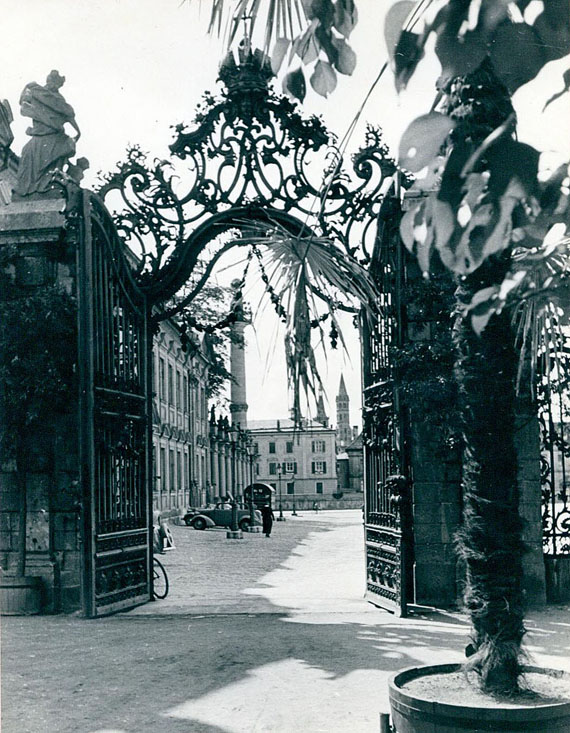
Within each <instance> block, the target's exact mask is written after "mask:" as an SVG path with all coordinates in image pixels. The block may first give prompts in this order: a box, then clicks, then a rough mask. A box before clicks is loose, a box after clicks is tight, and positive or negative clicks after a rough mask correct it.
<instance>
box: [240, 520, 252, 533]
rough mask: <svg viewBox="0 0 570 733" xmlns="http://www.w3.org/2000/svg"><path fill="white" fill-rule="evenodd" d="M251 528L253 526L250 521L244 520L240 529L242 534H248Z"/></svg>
mask: <svg viewBox="0 0 570 733" xmlns="http://www.w3.org/2000/svg"><path fill="white" fill-rule="evenodd" d="M250 526H251V522H250V521H249V519H242V520H241V522H240V523H239V528H240V529H241V531H242V532H247V530H248V529H249V528H250Z"/></svg>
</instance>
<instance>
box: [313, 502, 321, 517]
mask: <svg viewBox="0 0 570 733" xmlns="http://www.w3.org/2000/svg"><path fill="white" fill-rule="evenodd" d="M320 508H321V507H320V504H319V502H318V501H315V502H314V503H313V509H314V510H315V514H318V513H319V509H320Z"/></svg>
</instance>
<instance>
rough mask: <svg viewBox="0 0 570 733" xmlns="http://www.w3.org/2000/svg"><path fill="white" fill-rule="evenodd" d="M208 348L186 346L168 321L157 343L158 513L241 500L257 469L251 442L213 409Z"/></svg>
mask: <svg viewBox="0 0 570 733" xmlns="http://www.w3.org/2000/svg"><path fill="white" fill-rule="evenodd" d="M208 366H209V359H208V345H207V339H202V340H201V341H200V345H199V347H198V348H195V347H191V348H189V349H188V350H187V351H184V350H183V348H182V342H181V339H180V332H179V331H178V328H177V327H176V325H175V324H174V323H173V322H172V321H163V322H162V323H161V324H160V329H159V332H158V334H157V335H156V336H155V339H154V343H153V367H154V374H153V379H154V405H153V465H154V490H153V504H154V508H155V510H157V511H159V512H162V513H164V514H168V513H173V514H174V513H178V512H179V511H181V510H184V509H186V508H187V507H188V506H205V505H207V504H209V503H211V502H215V501H218V500H221V499H223V498H226V497H231V496H233V497H235V498H236V499H239V498H240V497H241V496H242V495H243V490H244V488H245V486H246V485H247V484H248V483H250V478H251V475H252V471H253V464H252V458H251V440H250V439H249V437H248V434H247V433H246V431H245V430H243V429H242V428H241V427H240V426H237V425H235V426H234V425H231V424H230V421H229V420H228V418H227V417H224V416H222V415H216V414H215V413H214V411H213V410H212V411H210V410H209V408H208V392H207V386H208Z"/></svg>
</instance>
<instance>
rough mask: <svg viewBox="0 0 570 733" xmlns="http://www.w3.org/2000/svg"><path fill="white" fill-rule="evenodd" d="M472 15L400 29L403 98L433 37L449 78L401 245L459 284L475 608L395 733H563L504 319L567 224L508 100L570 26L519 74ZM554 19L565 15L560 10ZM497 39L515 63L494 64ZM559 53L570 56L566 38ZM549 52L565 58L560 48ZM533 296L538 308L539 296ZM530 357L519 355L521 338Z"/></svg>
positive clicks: (505, 21) (421, 136)
mask: <svg viewBox="0 0 570 733" xmlns="http://www.w3.org/2000/svg"><path fill="white" fill-rule="evenodd" d="M469 5H470V3H454V2H449V3H447V4H446V5H445V6H444V7H443V8H442V9H441V10H440V12H439V13H438V14H437V16H436V17H435V18H434V19H433V21H432V23H431V24H429V23H428V24H427V25H426V26H425V28H424V29H423V31H422V32H421V33H418V34H415V33H412V32H410V31H409V30H404V31H403V32H402V33H401V35H400V36H399V41H398V44H397V46H396V47H395V66H396V74H397V80H398V82H399V83H400V84H405V82H406V80H407V78H409V75H410V74H411V73H413V70H414V68H415V65H416V64H417V62H418V59H419V58H420V57H421V54H422V52H423V44H424V43H425V40H426V38H427V37H428V36H429V35H430V33H432V32H433V33H434V34H435V36H436V38H437V41H436V44H437V45H436V49H437V52H438V55H439V56H440V60H441V61H442V65H443V72H444V75H443V77H442V80H441V83H440V89H439V92H440V97H441V109H440V111H439V112H432V113H430V114H429V115H425V116H423V117H422V118H419V119H418V120H416V121H415V122H414V123H412V125H411V126H410V128H408V130H407V131H406V133H405V134H404V136H403V138H402V143H401V150H400V159H401V162H402V164H403V165H404V166H405V167H407V168H409V169H411V170H412V171H414V172H416V173H419V172H420V170H421V169H424V168H425V170H427V171H429V172H428V174H427V176H425V177H424V178H420V179H419V180H418V181H417V183H416V187H417V188H418V189H419V190H420V191H423V195H422V196H420V198H418V202H417V203H416V205H415V206H414V207H412V209H411V210H410V211H408V212H407V213H406V214H405V215H404V217H403V219H402V226H401V233H402V237H403V240H404V242H405V244H406V245H407V247H408V248H409V249H410V250H411V251H413V252H415V253H416V254H418V259H419V262H420V264H421V265H422V267H423V269H424V271H425V273H426V274H428V273H429V270H430V267H431V263H432V261H433V260H434V259H435V258H437V259H439V260H440V261H441V262H443V264H444V265H445V266H446V267H447V268H448V269H449V270H451V271H452V272H453V273H454V275H455V277H456V292H455V320H454V326H453V339H454V346H455V367H454V374H455V380H456V384H457V388H458V395H459V403H460V404H459V406H460V413H461V422H462V436H463V444H464V453H463V466H462V468H463V481H462V485H463V499H464V512H463V525H462V528H461V530H460V532H459V533H458V537H457V546H458V551H459V555H460V557H461V558H462V559H463V561H464V564H465V568H466V581H465V591H464V604H465V608H466V610H467V611H468V613H469V615H470V618H471V624H472V639H471V643H470V644H469V645H468V647H467V649H466V653H467V655H468V660H467V662H466V663H465V664H464V665H462V667H461V666H460V665H440V666H438V667H425V668H420V669H414V670H406V671H405V672H402V673H399V674H398V675H395V676H394V677H393V678H392V680H391V682H390V696H391V704H392V713H393V718H394V722H395V726H396V730H397V731H398V732H400V731H410V732H411V731H424V730H439V728H438V727H437V726H441V729H442V730H446V731H455V730H473V731H475V730H509V731H515V730H536V731H544V730H549V731H550V730H552V731H555V730H566V729H568V728H569V727H570V702H569V700H570V686H569V683H568V680H567V679H564V675H563V674H562V673H555V672H553V671H551V670H540V669H537V668H529V667H525V666H524V664H523V659H524V655H523V652H522V646H521V645H522V640H523V636H524V634H525V627H524V598H523V590H522V578H523V569H522V558H523V554H524V551H525V549H524V544H523V541H522V521H521V518H520V515H519V509H518V506H519V496H518V486H517V457H516V451H515V446H514V434H515V397H516V386H517V379H518V374H519V361H520V358H521V357H520V354H519V353H518V352H517V350H516V349H515V338H514V333H513V328H512V325H513V322H512V312H510V311H509V310H508V309H507V308H505V305H506V304H507V302H508V299H509V298H512V297H513V295H515V296H516V294H517V293H520V292H521V291H523V288H522V287H521V285H522V283H523V282H525V284H526V285H527V286H528V270H529V267H527V268H526V270H524V271H523V270H522V268H520V267H517V260H519V259H520V258H521V257H524V256H525V252H526V253H527V254H528V253H529V252H530V251H532V253H533V256H534V257H535V258H536V260H537V261H540V260H542V261H544V259H545V258H547V257H548V256H550V255H551V254H552V248H550V247H544V245H543V239H544V238H545V237H546V235H547V233H548V232H549V230H550V228H551V227H552V225H553V224H556V223H562V222H563V221H565V218H566V217H567V210H566V209H567V204H566V203H565V201H564V196H563V195H562V192H561V189H560V181H558V178H559V173H558V177H556V176H555V177H553V178H551V179H550V180H549V181H548V182H547V184H546V185H545V186H543V187H542V189H541V187H540V186H539V184H538V180H537V172H538V158H539V154H538V152H537V151H536V150H534V149H533V148H531V147H530V146H528V145H524V144H522V143H520V142H518V141H517V140H516V139H514V133H515V122H516V117H515V113H514V109H513V107H512V105H511V101H510V94H511V93H512V92H513V91H514V90H516V89H517V88H518V86H520V85H521V84H522V83H524V82H526V81H528V80H529V79H530V78H532V77H533V76H534V75H535V74H536V73H538V71H539V70H540V68H541V66H542V65H543V63H545V62H546V60H547V58H548V53H549V52H547V51H546V50H545V49H542V48H541V53H536V49H537V46H538V47H540V44H541V43H542V44H544V43H546V38H547V37H548V35H549V34H552V33H553V32H554V24H555V22H556V21H558V22H560V21H561V18H560V17H557V16H556V14H555V13H553V12H552V9H551V10H550V11H548V10H546V8H545V10H544V12H543V14H542V16H539V18H538V22H536V21H535V24H534V25H530V24H528V25H526V24H524V23H523V25H524V26H525V27H524V31H525V33H527V34H528V35H529V36H531V37H532V41H533V43H534V51H535V56H534V57H533V59H532V61H531V63H530V64H528V65H527V66H526V67H525V68H521V67H520V64H519V66H518V67H517V66H516V65H513V63H512V59H511V60H510V61H509V60H505V58H504V57H503V56H502V55H501V52H502V53H506V54H509V53H510V54H512V55H515V51H517V52H520V48H517V49H515V48H514V42H515V38H519V39H520V30H521V28H520V27H518V28H515V27H514V26H513V23H512V22H511V19H510V18H509V17H508V16H507V12H506V7H503V6H502V4H501V3H489V4H488V8H487V9H485V10H484V11H482V12H481V14H480V16H479V18H478V20H477V21H476V23H475V25H474V26H473V27H471V26H469V30H467V26H463V21H467V13H468V12H469ZM491 5H493V6H494V9H493V12H494V15H493V17H491V16H490V15H489V14H488V13H491V10H490V6H491ZM557 10H558V11H560V12H561V13H564V12H566V10H564V11H562V8H561V6H560V7H558V8H557ZM516 33H518V34H519V36H516V35H515V34H516ZM499 38H500V39H501V41H502V42H503V44H504V46H505V48H503V49H500V50H496V46H494V45H493V43H498V39H499ZM517 42H518V41H517ZM564 43H565V45H566V46H568V43H569V39H568V37H566V38H565V41H564ZM554 48H555V50H554V52H553V53H554V54H556V53H560V46H558V47H557V46H556V45H555V47H554ZM542 51H544V52H543V53H542ZM550 53H552V52H550ZM523 66H524V64H523ZM424 172H425V171H424ZM434 182H437V186H436V187H434ZM430 189H431V190H430ZM428 191H429V192H428ZM557 254H559V252H558V253H557ZM527 264H528V263H527ZM563 270H564V268H562V272H563ZM552 274H553V270H552V269H551V270H550V275H551V282H550V283H549V287H554V283H555V281H556V278H554V277H552ZM561 284H563V276H562V277H561V278H559V279H558V285H561ZM541 286H542V283H541V284H540V285H539V286H536V284H535V290H536V289H538V291H539V292H541V295H542V297H544V290H543V288H542V287H541ZM507 294H508V295H509V298H507ZM525 294H526V297H527V298H529V290H528V287H527V289H526V293H525ZM533 297H534V296H530V300H532V299H533ZM545 302H546V303H547V302H548V301H547V300H545ZM520 305H521V301H520V300H519V307H520ZM533 305H535V303H533ZM523 310H524V303H523ZM521 345H522V347H523V351H524V346H525V339H524V338H523V342H522V344H521ZM460 669H461V670H462V673H461V674H460V673H459V672H460ZM556 680H557V682H556ZM533 688H534V689H533ZM432 725H433V726H435V727H429V726H432ZM426 726H427V727H426Z"/></svg>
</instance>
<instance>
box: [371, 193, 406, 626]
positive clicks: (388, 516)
mask: <svg viewBox="0 0 570 733" xmlns="http://www.w3.org/2000/svg"><path fill="white" fill-rule="evenodd" d="M394 203H395V200H394V199H393V198H388V197H387V198H386V199H385V201H384V203H383V205H382V208H381V210H380V216H379V230H378V242H377V248H376V251H375V253H374V257H373V261H372V271H373V274H374V276H375V278H376V281H377V283H378V288H379V291H380V293H381V296H380V298H381V302H380V305H381V316H380V317H379V318H378V319H377V320H376V321H375V322H374V323H369V322H368V321H366V320H363V329H362V343H363V380H364V400H363V407H364V415H363V417H364V419H363V423H364V425H363V433H364V461H365V463H364V465H365V469H364V476H365V544H366V574H367V578H366V589H367V598H368V600H370V601H371V602H372V603H374V604H376V605H378V606H381V607H383V608H386V609H388V610H390V611H393V612H395V613H398V614H399V615H401V616H405V615H406V613H407V605H408V602H409V600H410V594H411V583H410V571H411V557H410V548H409V547H408V536H409V534H410V532H409V530H410V527H409V526H408V525H409V524H410V522H411V517H410V511H409V481H408V478H407V473H408V465H407V464H408V461H407V453H406V450H405V429H406V424H405V419H404V416H403V414H402V411H401V409H400V405H399V400H398V391H397V385H396V381H395V375H394V373H393V366H392V363H391V355H390V349H391V347H392V346H393V345H396V344H398V345H400V344H401V339H402V333H403V327H404V323H403V319H404V316H405V314H404V310H403V306H402V302H401V290H402V285H403V279H404V277H405V269H404V262H403V257H402V249H401V242H400V240H399V237H398V236H397V224H398V221H399V216H398V209H397V207H396V206H395V205H394ZM394 228H395V231H394Z"/></svg>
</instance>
